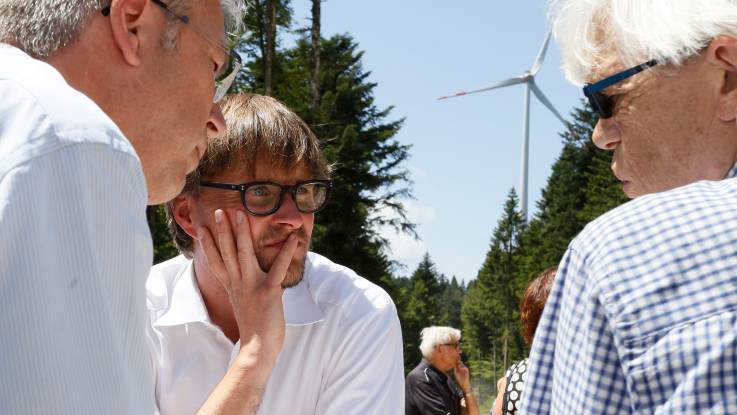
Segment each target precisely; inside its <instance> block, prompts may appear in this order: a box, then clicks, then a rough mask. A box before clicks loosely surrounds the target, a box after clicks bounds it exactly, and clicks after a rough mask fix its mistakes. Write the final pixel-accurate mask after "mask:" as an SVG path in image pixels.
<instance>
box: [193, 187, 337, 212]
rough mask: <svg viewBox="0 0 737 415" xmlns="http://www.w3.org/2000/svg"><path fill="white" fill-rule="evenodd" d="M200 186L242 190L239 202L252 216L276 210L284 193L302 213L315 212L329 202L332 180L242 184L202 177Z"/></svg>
mask: <svg viewBox="0 0 737 415" xmlns="http://www.w3.org/2000/svg"><path fill="white" fill-rule="evenodd" d="M200 185H201V186H205V187H214V188H217V189H225V190H236V191H239V192H241V202H242V203H243V207H244V208H246V210H247V211H248V213H250V214H252V215H254V216H268V215H271V214H272V213H274V212H276V211H277V210H279V208H280V207H281V204H282V201H283V200H284V194H285V193H289V194H291V195H292V200H294V204H295V205H296V206H297V210H299V211H300V212H302V213H315V212H318V211H320V210H322V208H324V207H325V205H327V203H328V197H329V196H330V190H331V189H332V187H333V182H332V181H330V180H305V181H303V182H298V183H295V184H294V185H291V186H285V185H281V184H279V183H274V182H268V181H260V182H248V183H241V184H232V183H217V182H208V181H201V182H200Z"/></svg>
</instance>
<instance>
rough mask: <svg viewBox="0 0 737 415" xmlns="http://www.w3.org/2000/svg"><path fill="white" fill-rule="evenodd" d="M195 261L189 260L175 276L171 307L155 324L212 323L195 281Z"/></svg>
mask: <svg viewBox="0 0 737 415" xmlns="http://www.w3.org/2000/svg"><path fill="white" fill-rule="evenodd" d="M193 264H194V262H193V261H192V260H191V259H190V260H187V263H186V265H185V266H184V267H183V268H182V269H181V270H180V271H179V274H177V276H176V277H175V278H174V287H173V288H172V294H171V298H170V300H169V301H170V302H169V304H170V306H169V308H168V309H167V310H166V311H165V312H164V313H163V314H162V315H161V316H159V318H157V319H156V321H155V322H154V325H155V326H179V325H183V324H187V323H195V322H204V323H211V321H210V315H209V314H208V313H207V307H205V301H204V300H203V299H202V294H201V293H200V289H199V287H198V286H197V283H196V282H195V275H194V266H193Z"/></svg>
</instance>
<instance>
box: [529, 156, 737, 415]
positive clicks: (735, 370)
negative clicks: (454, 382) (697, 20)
mask: <svg viewBox="0 0 737 415" xmlns="http://www.w3.org/2000/svg"><path fill="white" fill-rule="evenodd" d="M736 170H737V168H735V167H733V168H732V170H730V172H729V175H728V178H727V179H725V180H721V181H711V182H707V181H704V182H699V183H695V184H692V185H689V186H685V187H681V188H678V189H675V190H672V191H669V192H665V193H659V194H653V195H649V196H643V197H641V198H638V199H636V200H633V201H631V202H629V203H627V204H625V205H623V206H621V207H619V208H617V209H614V210H612V211H610V212H608V213H607V214H605V215H603V216H602V217H600V218H599V219H597V220H595V221H594V222H592V223H590V224H589V225H588V226H586V228H585V229H584V230H583V231H582V232H581V234H580V235H579V236H578V237H577V238H576V239H575V240H574V241H573V242H572V243H571V245H570V246H569V248H568V251H567V252H566V254H565V256H564V257H563V260H562V261H561V264H560V268H559V271H558V274H557V276H556V279H555V283H554V286H553V289H552V292H551V294H550V297H549V299H548V302H547V304H546V307H545V311H544V312H543V316H542V319H541V321H540V324H539V326H538V328H537V332H536V333H535V339H534V343H533V347H532V352H531V354H530V364H529V369H528V373H527V378H526V380H525V389H524V395H523V398H522V406H523V407H522V413H523V414H547V413H552V414H566V415H567V414H621V413H625V414H627V413H632V414H706V413H709V414H737V178H734V177H735V173H737V171H736Z"/></svg>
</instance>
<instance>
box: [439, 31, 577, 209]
mask: <svg viewBox="0 0 737 415" xmlns="http://www.w3.org/2000/svg"><path fill="white" fill-rule="evenodd" d="M550 35H551V33H550V32H549V31H548V35H547V36H546V37H545V43H543V46H542V48H540V51H539V52H538V54H537V58H535V62H534V63H533V64H532V68H531V69H530V70H529V71H526V72H525V73H523V74H522V75H520V76H517V77H514V78H509V79H505V80H503V81H501V82H497V83H495V84H493V85H491V86H487V87H485V88H480V89H475V90H473V91H461V92H458V93H456V94H454V95H449V96H445V97H440V98H438V99H439V100H440V99H448V98H456V97H461V96H464V95H470V94H476V93H479V92H486V91H490V90H492V89H497V88H504V87H507V86H511V85H517V84H525V96H524V112H523V114H524V115H523V124H522V168H521V171H520V175H521V177H520V211H521V213H522V217H523V218H524V220H525V222H526V221H527V175H528V160H529V144H530V91H532V93H533V94H535V96H536V97H537V99H538V100H540V102H542V104H543V105H545V106H546V107H548V109H549V110H550V111H551V112H552V113H553V114H554V115H555V116H556V117H557V118H558V119H559V120H560V121H561V122H562V123H563V124H564V125H565V126H566V128H569V129H570V124H568V122H567V121H566V120H565V119H564V118H563V117H562V116H561V115H560V113H559V112H558V110H556V109H555V107H554V106H553V104H552V103H551V102H550V100H548V98H547V97H546V96H545V94H543V91H541V90H540V88H538V86H537V85H536V84H535V75H537V72H538V71H539V70H540V67H541V66H542V65H543V60H544V59H545V52H546V51H547V49H548V43H550Z"/></svg>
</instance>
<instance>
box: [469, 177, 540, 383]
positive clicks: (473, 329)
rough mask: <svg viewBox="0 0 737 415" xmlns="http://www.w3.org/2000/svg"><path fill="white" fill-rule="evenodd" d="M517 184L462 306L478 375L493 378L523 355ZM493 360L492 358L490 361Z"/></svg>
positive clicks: (522, 224) (521, 226)
mask: <svg viewBox="0 0 737 415" xmlns="http://www.w3.org/2000/svg"><path fill="white" fill-rule="evenodd" d="M517 206H518V199H517V194H516V193H515V191H514V189H512V190H511V191H510V192H509V195H508V197H507V201H506V202H505V204H504V213H503V216H502V218H501V219H500V220H499V223H498V224H497V226H496V229H495V230H494V235H493V237H492V239H491V244H490V248H489V252H488V253H487V254H486V259H485V260H484V264H483V266H482V267H481V270H480V271H479V273H478V275H477V276H476V280H475V281H474V282H473V284H469V287H468V292H467V295H466V298H465V299H464V302H463V306H462V312H461V315H462V319H463V330H464V335H463V337H464V349H465V351H466V353H467V355H468V357H469V358H470V364H471V370H472V371H473V373H475V374H476V376H478V377H481V378H486V380H494V379H496V377H498V376H499V375H500V370H502V368H506V367H507V365H508V364H509V363H510V362H511V361H512V359H516V358H519V356H521V355H522V353H523V349H524V344H523V341H522V336H521V334H520V331H519V323H518V320H519V317H518V316H519V312H518V308H519V298H518V296H517V294H516V292H515V290H514V278H515V275H516V273H517V270H516V257H517V256H519V255H520V254H521V249H522V248H521V246H520V235H521V234H522V233H523V232H524V230H525V222H524V220H523V219H522V216H521V214H520V212H519V211H518V210H517ZM490 363H491V364H490Z"/></svg>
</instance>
